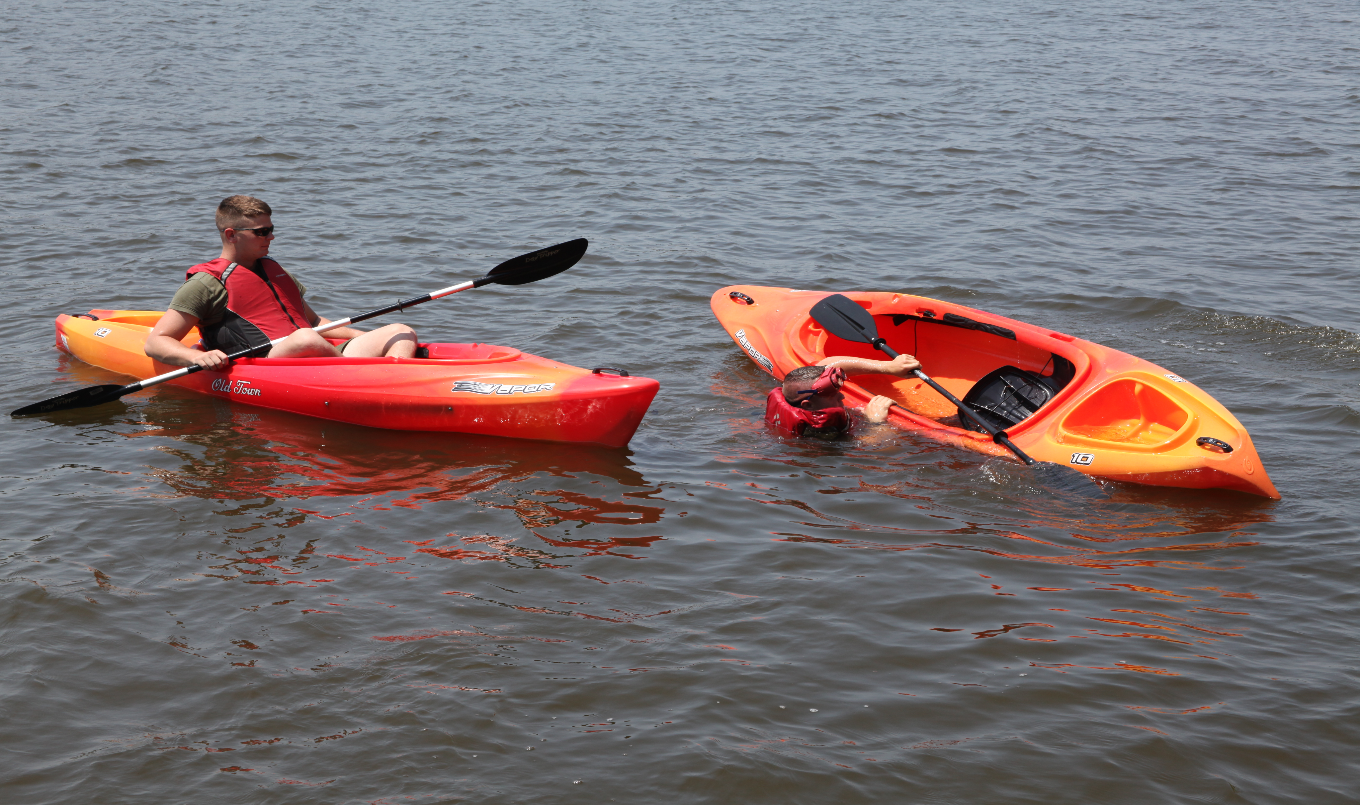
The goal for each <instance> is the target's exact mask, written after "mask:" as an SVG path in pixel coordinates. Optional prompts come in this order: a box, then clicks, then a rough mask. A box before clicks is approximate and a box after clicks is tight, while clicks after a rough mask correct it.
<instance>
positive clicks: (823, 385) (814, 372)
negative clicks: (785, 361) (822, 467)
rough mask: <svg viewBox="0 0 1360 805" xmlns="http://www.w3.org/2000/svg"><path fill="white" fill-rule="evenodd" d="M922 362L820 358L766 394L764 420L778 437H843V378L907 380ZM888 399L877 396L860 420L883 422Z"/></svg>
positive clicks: (846, 419)
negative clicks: (867, 376) (864, 376)
mask: <svg viewBox="0 0 1360 805" xmlns="http://www.w3.org/2000/svg"><path fill="white" fill-rule="evenodd" d="M919 368H921V362H920V361H918V360H916V359H915V358H913V357H912V356H910V355H898V356H897V357H896V358H893V359H892V360H890V361H876V360H871V359H869V358H850V357H831V358H823V359H822V360H821V361H819V362H818V363H817V365H816V366H800V367H798V368H797V369H794V370H793V371H791V372H789V373H788V374H787V375H785V377H784V383H783V385H781V386H777V387H775V388H773V389H771V390H770V395H769V397H767V398H766V400H765V421H766V422H767V423H768V424H769V425H770V426H771V427H773V428H774V429H775V430H776V431H778V432H779V435H780V436H786V437H792V436H813V437H816V438H819V439H835V438H838V437H840V436H843V435H845V434H848V433H849V432H850V430H851V428H852V426H853V424H854V422H853V420H851V419H850V415H849V413H848V412H847V411H846V410H845V398H844V397H843V396H842V395H841V385H842V384H844V383H845V379H846V375H847V374H854V375H861V374H889V375H896V376H898V377H911V376H912V372H913V371H915V370H916V369H919ZM890 405H892V400H891V399H889V398H887V397H884V396H883V395H881V394H880V395H878V396H876V397H874V398H873V399H871V400H869V403H868V404H867V405H865V406H864V418H865V419H867V420H869V421H870V422H882V421H884V420H885V419H887V418H888V406H890Z"/></svg>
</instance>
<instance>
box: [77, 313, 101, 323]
mask: <svg viewBox="0 0 1360 805" xmlns="http://www.w3.org/2000/svg"><path fill="white" fill-rule="evenodd" d="M71 318H73V319H89V320H90V321H99V317H98V316H96V315H94V314H93V313H77V314H75V315H73V316H71Z"/></svg>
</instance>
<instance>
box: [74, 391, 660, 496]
mask: <svg viewBox="0 0 1360 805" xmlns="http://www.w3.org/2000/svg"><path fill="white" fill-rule="evenodd" d="M74 365H75V364H73V366H74ZM85 368H86V369H89V367H85ZM94 371H98V370H94ZM101 379H103V378H102V376H101ZM139 402H140V401H139ZM114 409H116V410H109V411H103V410H101V409H84V410H85V411H86V412H89V413H86V414H85V415H84V417H85V419H88V420H90V421H92V422H93V421H99V418H100V417H102V418H104V419H105V420H107V421H108V422H109V424H113V423H114V422H118V421H125V420H127V419H128V413H127V411H126V410H122V409H118V407H117V406H115V407H114ZM139 410H140V413H141V419H142V420H143V421H144V424H145V425H148V426H150V427H147V428H144V429H142V430H138V431H133V432H121V435H123V436H125V437H127V438H130V439H137V438H147V437H152V438H159V439H169V440H172V442H178V443H182V445H183V446H182V447H177V446H176V445H175V444H173V443H171V444H168V445H165V446H160V447H159V448H158V449H160V450H161V452H163V453H165V454H167V455H172V456H174V457H176V458H177V459H179V460H180V466H179V467H178V468H177V469H175V470H165V469H157V470H153V471H152V472H151V473H150V474H151V476H152V477H153V478H155V479H156V480H157V481H160V482H161V483H163V484H165V485H166V486H169V487H170V488H171V489H172V490H174V492H175V493H176V494H177V495H181V496H189V497H197V498H203V499H232V500H241V499H248V498H311V497H351V498H354V499H355V505H356V506H362V507H365V508H369V509H372V510H378V511H382V510H387V509H390V508H393V507H398V508H410V509H419V508H421V507H422V506H424V505H425V504H427V503H432V502H439V501H455V500H462V499H464V498H467V497H468V496H471V495H475V494H479V493H483V492H487V491H489V490H491V489H493V488H495V487H496V486H498V485H501V484H505V483H516V482H521V481H524V480H526V479H528V478H531V477H533V476H535V475H538V474H547V475H555V476H562V477H575V476H576V475H577V474H579V473H589V474H593V475H599V476H603V477H607V478H610V479H612V480H614V481H617V482H618V483H620V484H622V485H623V486H628V487H642V486H645V481H644V479H643V478H642V475H641V474H640V473H638V472H637V470H635V469H634V468H633V466H632V462H631V460H630V459H629V458H628V456H629V453H628V452H627V451H625V450H611V449H608V448H593V447H589V446H581V445H571V446H564V445H558V444H554V443H547V442H529V441H524V440H520V439H501V438H495V437H486V436H468V435H462V434H429V433H410V432H406V431H391V430H379V429H376V428H362V427H358V426H354V425H345V424H341V423H335V422H327V421H324V420H318V419H312V418H309V417H302V416H297V415H294V414H288V413H283V412H278V411H269V410H264V409H248V408H242V407H235V406H232V405H231V404H230V403H228V402H226V401H223V400H218V399H216V398H211V397H204V396H202V395H198V394H193V393H191V392H187V391H184V390H182V389H175V388H167V387H159V388H158V390H157V393H156V394H155V395H154V396H152V397H150V398H148V399H146V400H145V401H144V402H142V403H141V405H140V409H139ZM76 413H79V412H66V413H65V414H63V415H62V416H65V417H70V416H71V415H73V414H76ZM91 417H93V418H94V419H90V418H91ZM80 424H88V423H84V422H82V423H80ZM114 432H120V431H114ZM631 511H637V509H632V510H631Z"/></svg>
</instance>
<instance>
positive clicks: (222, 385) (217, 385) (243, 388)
mask: <svg viewBox="0 0 1360 805" xmlns="http://www.w3.org/2000/svg"><path fill="white" fill-rule="evenodd" d="M212 390H213V391H225V392H226V393H228V394H240V395H242V396H245V397H259V396H260V394H261V392H260V390H259V389H257V388H255V387H254V386H252V385H250V381H249V380H231V379H229V378H225V377H220V378H218V379H217V380H214V381H213V382H212Z"/></svg>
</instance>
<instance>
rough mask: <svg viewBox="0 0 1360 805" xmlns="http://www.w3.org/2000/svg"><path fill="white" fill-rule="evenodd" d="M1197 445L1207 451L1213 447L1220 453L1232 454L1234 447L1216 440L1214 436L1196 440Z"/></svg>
mask: <svg viewBox="0 0 1360 805" xmlns="http://www.w3.org/2000/svg"><path fill="white" fill-rule="evenodd" d="M1195 444H1197V445H1199V446H1200V447H1203V448H1204V449H1206V450H1208V449H1209V448H1211V447H1212V448H1214V449H1215V450H1217V451H1218V452H1220V453H1231V452H1232V451H1233V448H1232V445H1230V444H1228V443H1227V442H1225V441H1223V440H1222V439H1215V438H1214V437H1212V436H1201V437H1199V438H1198V439H1196V440H1195Z"/></svg>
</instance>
